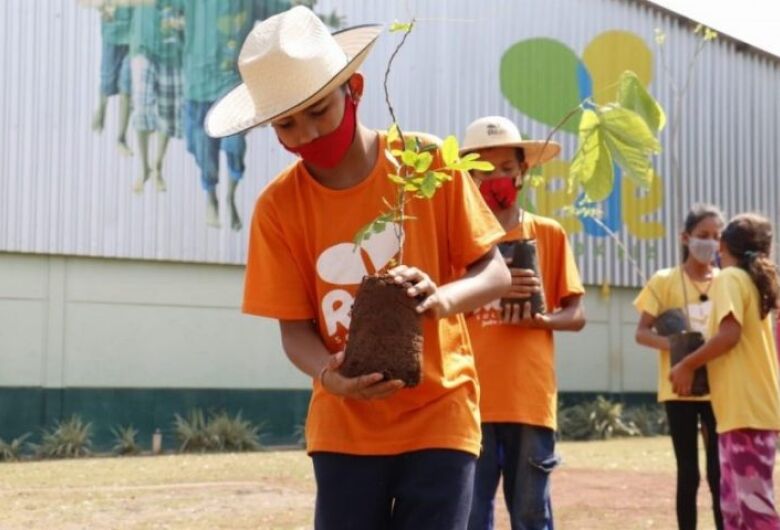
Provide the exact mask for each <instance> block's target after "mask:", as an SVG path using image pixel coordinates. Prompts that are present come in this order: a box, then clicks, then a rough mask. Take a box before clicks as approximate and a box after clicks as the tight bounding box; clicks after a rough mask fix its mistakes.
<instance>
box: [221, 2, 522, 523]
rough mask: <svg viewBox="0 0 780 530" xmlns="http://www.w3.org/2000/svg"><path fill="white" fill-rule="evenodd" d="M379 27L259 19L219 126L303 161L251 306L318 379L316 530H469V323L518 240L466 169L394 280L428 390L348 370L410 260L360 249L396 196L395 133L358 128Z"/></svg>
mask: <svg viewBox="0 0 780 530" xmlns="http://www.w3.org/2000/svg"><path fill="white" fill-rule="evenodd" d="M380 32H381V28H380V27H379V26H376V25H367V26H359V27H355V28H351V29H347V30H344V31H340V32H338V33H336V34H334V35H331V34H330V33H329V32H328V30H327V29H326V28H325V26H324V24H323V23H322V22H321V21H320V20H319V19H318V18H317V16H316V15H314V14H313V13H312V12H311V11H310V10H309V9H307V8H305V7H301V6H298V7H295V8H293V9H291V10H289V11H287V12H285V13H282V14H280V15H277V16H274V17H271V18H269V19H267V20H266V21H264V22H263V23H261V24H258V25H257V26H255V28H254V29H253V30H252V31H251V33H250V34H249V36H248V37H247V39H246V41H245V42H244V45H243V47H242V48H241V54H240V56H239V59H238V66H239V70H240V72H241V77H242V79H243V83H242V84H241V85H240V86H239V87H238V88H236V89H235V90H233V91H232V92H230V93H229V94H228V95H227V96H225V98H224V99H222V100H221V101H220V102H219V103H217V104H216V105H215V106H214V107H213V108H212V109H211V110H210V111H209V115H208V117H207V118H206V129H207V131H208V132H209V134H211V135H213V136H218V137H221V136H225V135H230V134H235V133H238V132H240V131H243V130H245V129H248V128H251V127H254V126H258V125H264V124H270V125H271V126H272V128H273V132H274V133H275V134H276V136H277V137H278V140H279V142H280V143H281V145H283V146H284V147H285V148H286V149H287V150H289V151H291V152H293V153H295V154H297V155H298V156H299V157H300V158H301V159H300V160H298V161H297V162H296V163H294V164H293V165H291V166H290V167H288V168H287V169H285V170H284V171H283V172H282V173H281V174H279V175H278V176H277V177H276V178H275V179H274V180H273V181H272V182H271V183H270V184H269V185H268V187H267V188H266V189H265V191H264V192H263V193H262V195H261V196H260V198H259V199H258V201H257V204H256V208H255V213H254V217H253V219H252V225H251V232H250V238H249V253H248V261H247V269H246V284H245V290H244V303H243V310H244V311H245V312H247V313H251V314H255V315H260V316H265V317H270V318H275V319H277V320H279V324H280V328H281V335H282V344H283V347H284V350H285V352H286V354H287V356H288V357H289V358H290V360H291V361H292V363H293V364H295V366H296V367H298V369H300V370H301V371H302V372H304V373H305V374H307V375H309V376H310V377H311V378H312V381H313V393H312V398H311V403H310V408H309V414H308V418H307V422H306V442H307V450H308V452H309V454H310V455H311V457H312V461H313V465H314V474H315V479H316V481H317V502H316V509H315V528H318V529H326V530H327V529H334V530H343V529H347V528H354V529H361V530H362V529H381V528H394V529H410V530H411V529H415V530H417V529H421V528H425V529H428V530H436V529H441V530H458V529H465V528H466V525H467V521H468V512H469V508H470V505H471V491H472V488H473V478H474V477H473V472H474V463H475V459H476V455H477V454H478V452H479V445H480V430H479V418H478V407H477V384H476V372H475V369H474V363H473V356H472V355H471V350H470V346H469V340H468V336H467V331H466V325H465V320H464V318H463V316H462V315H461V313H462V312H464V311H468V310H471V309H474V308H475V307H478V306H480V305H481V304H484V303H486V302H487V301H489V300H492V299H494V298H496V297H497V296H501V294H502V293H503V292H505V291H506V290H507V289H508V288H509V281H510V278H509V273H508V271H507V268H506V265H505V264H504V262H503V259H502V258H501V256H500V254H499V253H498V251H497V250H496V249H495V248H494V245H495V243H496V242H497V241H498V240H499V239H500V238H501V236H502V235H503V231H502V230H501V228H500V227H499V225H498V223H497V222H496V221H495V219H494V218H493V216H492V215H491V213H490V211H489V210H488V208H487V207H486V206H485V204H484V202H483V201H482V199H480V197H479V192H478V191H477V189H476V187H475V186H474V185H473V183H472V182H471V181H470V179H468V177H466V176H464V175H461V174H454V175H452V177H453V179H452V181H451V182H449V183H447V185H446V186H445V187H443V188H442V190H440V191H439V192H438V193H437V194H436V196H435V197H434V198H433V199H431V200H412V201H410V203H409V204H408V207H407V212H406V213H407V214H408V215H410V216H412V217H415V218H416V219H415V220H414V221H411V222H409V223H406V225H405V226H404V227H403V237H402V240H403V245H404V256H405V260H404V261H405V262H406V263H407V264H408V265H404V266H399V267H394V268H392V269H390V270H389V273H390V274H391V275H392V276H394V277H395V280H396V281H397V282H399V283H408V284H409V286H408V290H407V293H408V295H409V296H411V297H419V299H420V300H421V302H420V303H419V305H418V307H417V310H418V311H419V312H420V313H421V314H423V315H424V318H423V337H424V339H423V340H424V352H423V377H422V381H421V383H420V384H419V385H418V386H416V387H414V388H408V389H407V388H403V383H402V382H401V381H398V380H390V381H387V380H384V378H383V375H382V374H380V373H371V374H366V375H363V376H360V377H355V378H347V377H343V376H342V375H340V373H339V370H338V368H339V365H340V364H341V362H342V360H343V350H344V346H345V343H346V333H347V330H348V328H349V323H350V308H351V305H352V301H353V297H354V295H355V293H356V291H357V288H358V285H359V283H360V281H361V279H362V277H363V276H364V275H366V274H368V273H370V272H373V271H377V270H382V269H384V268H386V267H389V263H391V261H392V260H393V259H394V257H395V256H396V255H397V254H398V251H399V243H398V240H397V239H396V234H395V232H396V230H393V229H388V230H386V231H384V232H382V233H380V234H376V235H374V236H373V237H372V238H371V239H370V240H368V241H367V242H365V243H363V244H362V245H361V247H359V248H356V247H355V245H354V243H353V238H354V235H355V234H356V233H357V232H358V231H359V230H360V228H361V227H363V226H365V225H366V224H367V223H368V222H370V221H371V220H372V219H374V218H375V217H376V215H377V214H378V212H380V211H381V210H382V209H383V207H384V205H383V200H384V199H385V198H388V199H392V198H393V197H394V196H395V193H396V187H395V184H393V183H392V182H391V181H390V180H389V178H388V175H389V174H391V173H394V167H393V165H392V164H391V162H390V161H389V160H387V158H386V157H385V154H384V153H385V149H386V144H387V142H386V137H385V135H384V134H382V133H378V132H376V131H372V130H369V129H367V128H366V127H364V126H363V125H361V123H360V121H359V120H358V118H357V109H358V106H359V103H360V100H361V97H362V96H363V86H364V80H363V77H362V76H361V75H360V74H358V73H356V71H357V69H358V67H359V66H360V64H361V63H362V62H363V60H364V59H365V58H366V56H367V55H368V53H369V51H370V50H371V48H372V47H373V45H374V43H375V41H376V39H377V38H378V36H379V34H380ZM436 156H438V154H437V155H436ZM397 228H398V229H399V230H401V227H397Z"/></svg>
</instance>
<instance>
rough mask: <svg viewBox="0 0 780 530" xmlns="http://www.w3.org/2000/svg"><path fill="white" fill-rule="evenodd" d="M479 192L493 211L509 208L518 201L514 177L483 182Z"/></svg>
mask: <svg viewBox="0 0 780 530" xmlns="http://www.w3.org/2000/svg"><path fill="white" fill-rule="evenodd" d="M479 192H480V193H481V194H482V198H483V199H485V202H486V203H487V205H488V206H489V207H490V209H491V210H494V211H495V210H503V209H505V208H509V207H510V206H512V205H513V204H514V203H515V202H516V201H517V188H515V179H514V178H513V177H501V178H495V179H489V180H483V181H482V184H480V185H479Z"/></svg>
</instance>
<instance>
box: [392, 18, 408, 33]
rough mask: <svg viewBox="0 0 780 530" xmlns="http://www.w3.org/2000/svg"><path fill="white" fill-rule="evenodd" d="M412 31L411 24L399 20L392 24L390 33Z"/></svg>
mask: <svg viewBox="0 0 780 530" xmlns="http://www.w3.org/2000/svg"><path fill="white" fill-rule="evenodd" d="M411 30H412V23H411V22H398V21H397V20H396V21H395V22H393V23H392V24H390V33H398V32H402V33H409V32H410V31H411Z"/></svg>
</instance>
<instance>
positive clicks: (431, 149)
mask: <svg viewBox="0 0 780 530" xmlns="http://www.w3.org/2000/svg"><path fill="white" fill-rule="evenodd" d="M438 148H439V146H438V145H436V144H428V145H425V146H423V148H422V149H420V152H421V153H432V152H434V151H436V150H437V149H438Z"/></svg>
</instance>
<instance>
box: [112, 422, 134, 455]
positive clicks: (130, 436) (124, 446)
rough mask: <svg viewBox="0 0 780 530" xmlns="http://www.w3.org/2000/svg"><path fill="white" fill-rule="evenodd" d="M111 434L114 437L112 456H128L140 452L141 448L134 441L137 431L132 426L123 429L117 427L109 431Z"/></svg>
mask: <svg viewBox="0 0 780 530" xmlns="http://www.w3.org/2000/svg"><path fill="white" fill-rule="evenodd" d="M111 434H112V435H113V436H114V447H113V448H112V451H113V452H114V454H117V455H122V456H128V455H137V454H139V453H140V452H141V447H140V446H139V445H138V442H137V441H136V437H137V436H138V430H137V429H135V428H133V426H132V425H127V426H125V427H123V426H121V425H118V426H116V427H114V428H113V429H111Z"/></svg>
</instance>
